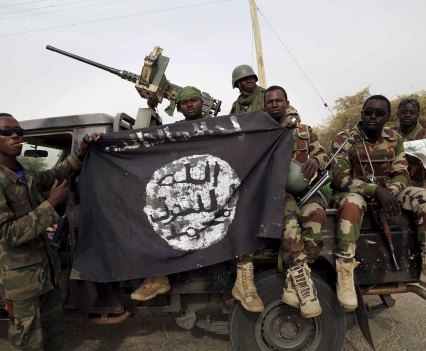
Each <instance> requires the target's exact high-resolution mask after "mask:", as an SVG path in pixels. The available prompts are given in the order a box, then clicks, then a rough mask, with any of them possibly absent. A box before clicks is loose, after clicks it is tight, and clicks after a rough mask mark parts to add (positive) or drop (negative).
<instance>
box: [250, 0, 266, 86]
mask: <svg viewBox="0 0 426 351" xmlns="http://www.w3.org/2000/svg"><path fill="white" fill-rule="evenodd" d="M249 4H250V13H251V23H252V26H253V36H254V45H255V47H256V58H257V76H258V78H259V85H260V86H261V87H263V88H266V77H265V67H264V65H263V54H262V42H261V41H260V29H259V21H258V20H257V7H256V2H255V0H249Z"/></svg>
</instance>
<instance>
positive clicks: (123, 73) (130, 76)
mask: <svg viewBox="0 0 426 351" xmlns="http://www.w3.org/2000/svg"><path fill="white" fill-rule="evenodd" d="M46 49H47V50H50V51H54V52H57V53H58V54H61V55H64V56H68V57H71V58H72V59H74V60H77V61H81V62H84V63H87V64H88V65H91V66H95V67H97V68H100V69H103V70H104V71H108V72H110V73H112V74H115V75H116V76H119V77H120V78H122V79H126V80H128V81H130V82H133V83H136V81H137V80H140V79H141V77H140V76H139V75H138V74H135V73H132V72H128V71H125V70H118V69H116V68H113V67H109V66H106V65H103V64H101V63H98V62H95V61H92V60H89V59H87V58H84V57H81V56H78V55H74V54H71V53H70V52H67V51H64V50H61V49H58V48H55V47H53V46H50V45H46Z"/></svg>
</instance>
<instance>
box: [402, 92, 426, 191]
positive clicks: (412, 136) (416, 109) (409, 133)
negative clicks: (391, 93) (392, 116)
mask: <svg viewBox="0 0 426 351" xmlns="http://www.w3.org/2000/svg"><path fill="white" fill-rule="evenodd" d="M419 117H420V104H419V102H418V101H417V100H416V99H402V100H401V101H400V103H399V106H398V120H399V126H398V127H397V128H395V129H396V130H397V131H398V133H399V134H401V135H402V137H403V139H404V141H412V140H421V139H426V128H423V127H422V126H421V124H420V123H419V121H418V119H419ZM405 157H406V158H407V161H408V173H410V178H411V182H412V183H413V185H414V186H419V187H422V188H426V170H425V167H424V166H423V163H422V161H421V160H419V159H418V158H417V157H414V156H411V155H405Z"/></svg>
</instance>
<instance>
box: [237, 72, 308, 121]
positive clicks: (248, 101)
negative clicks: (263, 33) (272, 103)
mask: <svg viewBox="0 0 426 351" xmlns="http://www.w3.org/2000/svg"><path fill="white" fill-rule="evenodd" d="M257 81H258V78H257V75H256V73H254V71H253V68H251V66H249V65H240V66H237V67H235V68H234V70H233V71H232V88H238V89H239V90H240V95H239V96H238V99H237V100H236V101H235V102H234V103H233V104H232V108H231V112H229V114H235V113H242V112H251V111H257V110H263V97H264V95H265V89H264V88H262V87H260V86H258V85H257V84H256V82H257ZM286 115H287V116H291V117H294V118H295V119H296V120H297V122H298V123H300V116H299V114H298V113H297V111H296V109H295V108H294V107H292V106H290V104H289V103H288V106H287V110H286Z"/></svg>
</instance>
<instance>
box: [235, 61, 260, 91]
mask: <svg viewBox="0 0 426 351" xmlns="http://www.w3.org/2000/svg"><path fill="white" fill-rule="evenodd" d="M250 76H254V78H255V79H256V82H257V80H258V79H257V75H256V73H254V71H253V68H251V66H249V65H240V66H237V67H235V68H234V70H233V71H232V88H238V85H237V83H238V81H239V80H240V79H241V78H245V77H250Z"/></svg>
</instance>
